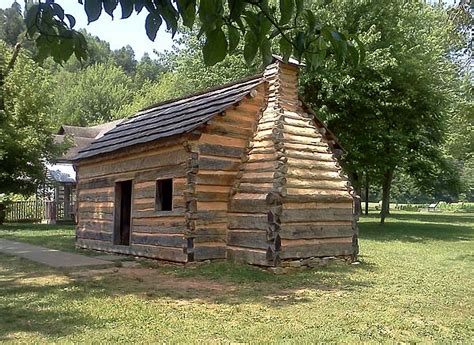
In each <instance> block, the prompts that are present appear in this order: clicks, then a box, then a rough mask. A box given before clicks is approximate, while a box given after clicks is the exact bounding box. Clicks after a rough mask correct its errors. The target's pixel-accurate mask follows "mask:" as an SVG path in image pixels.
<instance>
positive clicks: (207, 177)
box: [196, 171, 236, 186]
mask: <svg viewBox="0 0 474 345" xmlns="http://www.w3.org/2000/svg"><path fill="white" fill-rule="evenodd" d="M235 175H236V173H233V174H220V173H219V174H218V173H216V172H215V171H209V173H208V172H206V173H203V172H202V171H200V172H199V173H198V174H197V177H196V183H197V184H204V185H219V186H231V185H232V183H234V180H235Z"/></svg>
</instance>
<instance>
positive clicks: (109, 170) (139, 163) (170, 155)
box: [82, 146, 188, 178]
mask: <svg viewBox="0 0 474 345" xmlns="http://www.w3.org/2000/svg"><path fill="white" fill-rule="evenodd" d="M187 157H188V155H187V153H186V151H185V150H184V148H183V147H182V146H176V147H174V148H166V149H164V150H161V151H160V150H156V151H150V152H148V153H147V154H146V155H141V156H138V157H136V156H131V157H130V158H128V159H121V160H114V161H106V162H104V163H102V164H97V165H95V166H94V167H93V168H92V167H91V168H89V169H84V172H83V173H82V177H83V178H88V177H94V176H104V177H105V176H106V175H115V174H120V173H127V172H130V171H133V170H135V169H137V168H138V169H141V170H145V169H151V168H154V167H160V166H176V165H179V164H181V163H183V162H185V161H186V159H187Z"/></svg>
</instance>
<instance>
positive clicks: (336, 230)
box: [227, 58, 358, 267]
mask: <svg viewBox="0 0 474 345" xmlns="http://www.w3.org/2000/svg"><path fill="white" fill-rule="evenodd" d="M298 72H299V68H298V66H297V65H296V64H285V63H283V62H282V61H281V60H280V59H278V58H277V59H275V61H274V63H273V64H271V65H269V66H268V67H267V69H266V70H265V72H264V79H265V80H266V82H267V92H266V95H265V97H266V107H265V109H264V110H263V112H262V113H261V114H260V116H259V118H258V119H257V125H256V130H255V132H254V134H253V136H252V138H251V140H250V143H249V145H248V148H247V150H246V151H245V158H244V159H243V164H242V167H241V171H240V173H239V174H238V178H237V181H236V182H235V183H234V187H233V190H232V192H231V195H232V197H231V200H230V202H229V216H228V217H229V226H228V238H227V257H228V259H231V260H235V261H240V262H246V263H250V264H256V265H262V266H273V267H274V266H286V263H287V262H294V261H295V260H296V261H298V260H299V261H302V260H303V261H304V260H305V261H304V262H312V261H311V260H309V259H311V258H322V257H340V258H343V259H344V260H346V261H354V260H356V258H357V254H358V242H357V222H356V217H355V213H354V211H355V207H354V200H355V199H354V191H353V189H352V188H351V186H350V184H349V180H348V178H347V177H346V176H345V175H344V174H343V173H342V171H341V168H340V166H339V164H338V162H337V158H336V155H339V154H340V153H341V148H340V146H338V145H335V139H334V137H333V136H332V133H330V131H328V130H327V128H326V127H325V126H324V125H323V124H322V122H321V121H319V120H318V119H317V117H316V116H315V114H314V113H312V112H309V111H308V109H307V107H306V106H304V105H303V104H302V102H301V101H300V100H299V98H298V91H297V86H298ZM303 261H302V262H303ZM313 261H314V260H313Z"/></svg>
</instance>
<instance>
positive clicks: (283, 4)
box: [280, 0, 295, 25]
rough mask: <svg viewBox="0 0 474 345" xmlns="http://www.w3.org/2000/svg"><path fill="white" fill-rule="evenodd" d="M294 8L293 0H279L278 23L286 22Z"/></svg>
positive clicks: (283, 23)
mask: <svg viewBox="0 0 474 345" xmlns="http://www.w3.org/2000/svg"><path fill="white" fill-rule="evenodd" d="M294 10H295V3H294V0H280V25H285V24H288V22H289V21H290V20H291V17H293V12H294Z"/></svg>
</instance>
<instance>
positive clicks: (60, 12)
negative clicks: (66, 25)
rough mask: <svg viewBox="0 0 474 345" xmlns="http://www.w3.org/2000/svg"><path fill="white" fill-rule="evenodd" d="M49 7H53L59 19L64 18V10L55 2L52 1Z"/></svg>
mask: <svg viewBox="0 0 474 345" xmlns="http://www.w3.org/2000/svg"><path fill="white" fill-rule="evenodd" d="M51 7H52V9H53V13H54V15H55V16H57V17H58V18H59V19H61V20H64V10H63V8H62V7H61V6H59V5H58V4H57V3H55V2H53V3H52V4H51Z"/></svg>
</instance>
